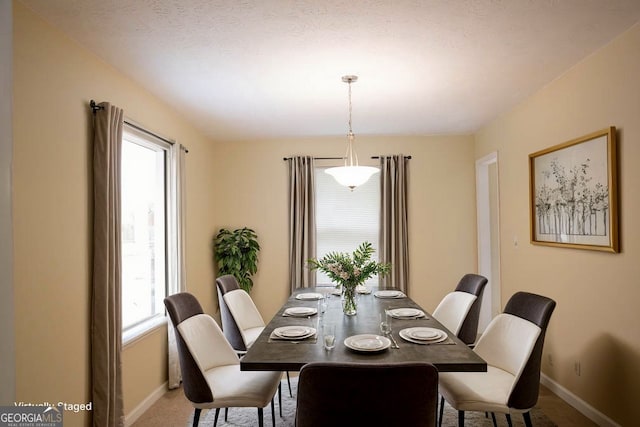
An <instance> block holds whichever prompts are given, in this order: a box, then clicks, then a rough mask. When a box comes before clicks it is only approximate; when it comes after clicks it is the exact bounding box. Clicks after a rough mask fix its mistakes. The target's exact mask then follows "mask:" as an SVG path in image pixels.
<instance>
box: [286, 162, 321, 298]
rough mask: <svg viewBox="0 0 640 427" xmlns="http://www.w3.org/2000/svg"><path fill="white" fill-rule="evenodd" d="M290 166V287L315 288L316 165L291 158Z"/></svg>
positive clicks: (292, 289)
mask: <svg viewBox="0 0 640 427" xmlns="http://www.w3.org/2000/svg"><path fill="white" fill-rule="evenodd" d="M287 161H288V163H289V287H290V289H291V291H292V292H293V291H294V290H295V289H297V288H306V287H310V286H315V285H316V274H315V271H309V269H308V268H307V260H308V259H309V258H315V257H316V207H315V184H314V182H315V179H314V173H315V170H314V161H313V157H310V156H299V157H292V158H290V159H288V160H287Z"/></svg>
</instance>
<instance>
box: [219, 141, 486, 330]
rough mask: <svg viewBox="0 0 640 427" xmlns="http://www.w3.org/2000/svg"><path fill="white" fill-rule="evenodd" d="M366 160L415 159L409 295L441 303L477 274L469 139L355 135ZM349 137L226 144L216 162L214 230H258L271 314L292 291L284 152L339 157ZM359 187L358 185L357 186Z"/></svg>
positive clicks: (262, 298) (259, 281) (262, 302)
mask: <svg viewBox="0 0 640 427" xmlns="http://www.w3.org/2000/svg"><path fill="white" fill-rule="evenodd" d="M356 141H357V142H356V144H357V145H356V149H357V151H358V154H359V157H360V159H361V163H363V164H364V163H365V161H366V163H371V162H374V164H375V160H366V159H369V157H370V156H372V155H378V154H396V153H403V154H405V155H411V156H413V159H412V160H411V161H410V163H409V168H410V185H409V187H410V192H409V223H410V224H409V227H410V228H409V229H410V256H411V271H410V274H411V283H410V294H411V296H412V297H413V298H414V299H415V300H416V301H417V302H418V303H420V304H423V305H424V306H425V307H427V308H429V309H433V308H435V306H436V304H437V303H438V302H439V301H440V299H441V298H442V297H443V296H444V295H445V294H446V293H447V292H450V291H451V290H452V289H453V288H454V287H455V285H456V284H457V282H458V280H459V279H460V277H461V276H462V275H463V274H464V273H467V272H471V271H476V226H475V184H474V182H475V175H474V169H473V165H474V148H473V139H472V138H471V137H469V136H457V137H456V136H449V137H444V136H432V137H381V136H378V137H367V136H356ZM345 144H346V137H334V138H331V137H328V138H308V139H288V140H262V141H248V142H242V143H235V142H234V143H230V144H222V145H221V146H219V149H218V151H217V155H216V159H215V160H214V164H213V166H214V167H215V169H216V170H217V171H218V172H217V174H218V178H217V179H218V181H219V182H220V183H221V185H220V186H219V187H218V189H217V190H216V198H218V200H220V204H219V206H218V207H217V212H218V214H217V215H216V228H220V227H231V228H236V227H242V226H247V227H251V228H254V229H255V230H256V232H257V233H258V237H259V242H260V244H261V246H262V250H261V252H260V260H259V263H260V264H259V267H258V275H257V276H256V277H255V280H254V282H255V287H254V289H253V291H252V296H253V297H254V299H255V301H256V304H257V306H258V308H259V309H260V311H261V312H262V314H263V316H264V317H265V318H269V317H271V316H272V315H273V314H274V313H275V312H276V310H277V309H278V308H279V307H280V305H281V304H282V303H283V302H284V300H285V299H286V298H287V297H288V295H289V290H288V285H287V277H288V273H287V272H288V267H287V257H288V252H287V251H288V223H287V215H288V213H287V165H286V164H285V162H284V161H283V157H288V156H291V155H302V154H305V155H313V156H318V157H325V156H340V155H342V153H343V152H344V148H345ZM356 191H357V189H356Z"/></svg>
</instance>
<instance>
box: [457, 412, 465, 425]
mask: <svg viewBox="0 0 640 427" xmlns="http://www.w3.org/2000/svg"><path fill="white" fill-rule="evenodd" d="M458 427H464V411H458Z"/></svg>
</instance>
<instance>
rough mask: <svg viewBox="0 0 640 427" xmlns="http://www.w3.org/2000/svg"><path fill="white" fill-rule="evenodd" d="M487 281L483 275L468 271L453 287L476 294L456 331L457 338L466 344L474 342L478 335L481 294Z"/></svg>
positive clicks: (459, 290)
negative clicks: (458, 329)
mask: <svg viewBox="0 0 640 427" xmlns="http://www.w3.org/2000/svg"><path fill="white" fill-rule="evenodd" d="M488 281H489V280H488V279H487V278H486V277H484V276H481V275H479V274H473V273H468V274H465V275H464V276H462V279H460V282H458V286H456V289H455V290H456V291H457V292H466V293H468V294H472V295H475V296H476V300H475V301H474V302H473V304H471V308H470V309H469V312H468V313H467V316H466V317H465V319H464V321H463V322H462V327H461V328H460V331H458V338H460V340H462V342H464V343H465V344H467V345H471V344H473V343H475V342H476V338H477V336H478V322H479V320H480V308H481V307H482V294H483V292H484V288H485V286H486V285H487V282H488Z"/></svg>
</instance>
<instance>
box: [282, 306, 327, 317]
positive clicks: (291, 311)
mask: <svg viewBox="0 0 640 427" xmlns="http://www.w3.org/2000/svg"><path fill="white" fill-rule="evenodd" d="M316 314H318V309H317V308H315V307H304V306H299V307H289V308H287V309H285V310H284V312H283V313H282V316H283V317H310V316H315V315H316Z"/></svg>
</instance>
